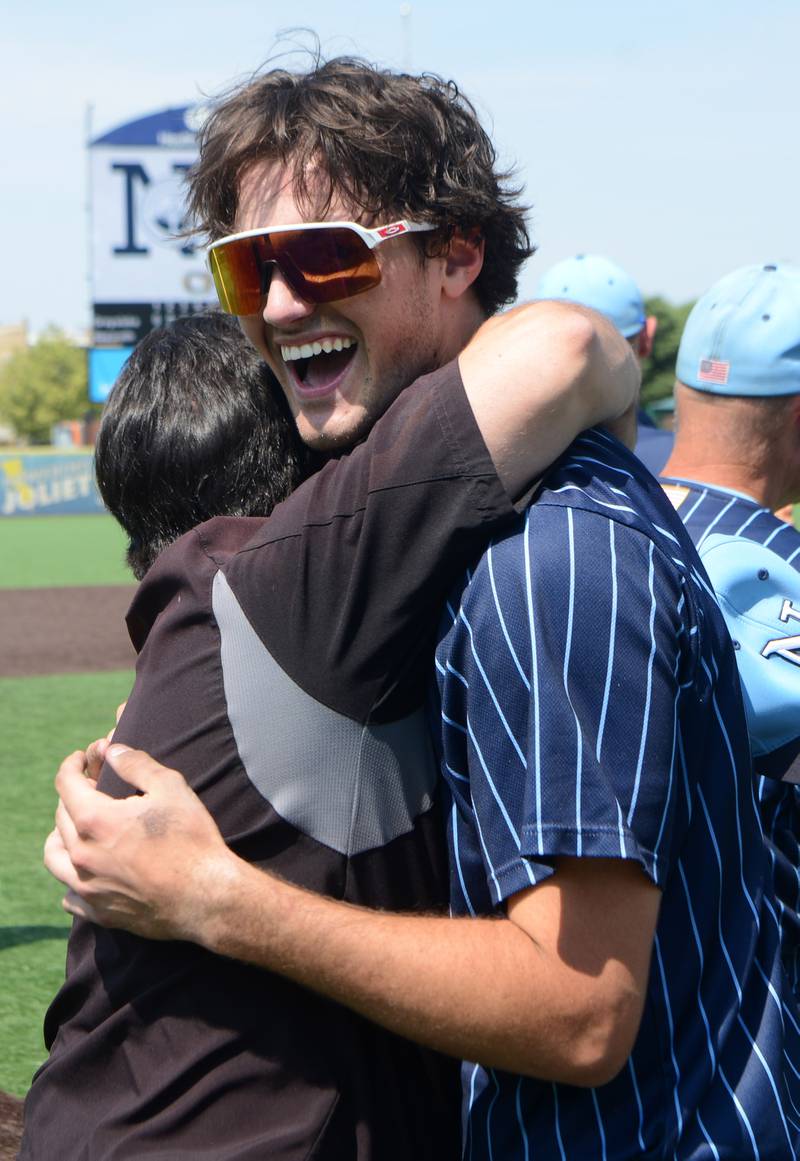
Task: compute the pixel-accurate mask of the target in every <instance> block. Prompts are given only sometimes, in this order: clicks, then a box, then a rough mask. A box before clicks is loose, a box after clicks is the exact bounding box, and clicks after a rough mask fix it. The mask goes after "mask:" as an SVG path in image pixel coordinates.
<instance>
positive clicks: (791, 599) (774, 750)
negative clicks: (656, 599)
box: [699, 533, 800, 782]
mask: <svg viewBox="0 0 800 1161" xmlns="http://www.w3.org/2000/svg"><path fill="white" fill-rule="evenodd" d="M699 551H700V556H701V558H702V561H703V564H704V566H705V569H706V572H707V573H708V576H709V579H710V581H711V583H712V585H713V587H714V591H715V593H716V595H717V600H718V601H719V605H720V608H721V609H722V614H723V616H724V618H725V623H726V624H727V626H728V631H729V632H730V635H731V637H732V638H733V641H734V646H735V649H736V661H737V664H738V668H739V678H740V681H741V684H742V693H743V696H744V702H745V709H746V712H747V728H748V733H749V735H750V748H751V751H752V754H753V762H754V765H755V768H756V772H757V773H758V774H763V775H766V776H768V777H772V778H784V779H786V780H788V781H791V782H800V573H798V571H797V570H796V569H795V568H793V567H792V565H791V564H789V563H788V562H787V561H785V560H784V559H783V558H782V557H780V556H779V555H778V554H777V553H775V552H773V551H772V549H770V548H768V547H765V546H764V545H763V544H758V543H756V542H755V541H750V540H744V539H743V538H742V537H731V536H725V535H718V534H715V533H712V534H711V535H710V536H707V537H706V538H705V540H704V541H703V542H702V545H701V547H700V549H699Z"/></svg>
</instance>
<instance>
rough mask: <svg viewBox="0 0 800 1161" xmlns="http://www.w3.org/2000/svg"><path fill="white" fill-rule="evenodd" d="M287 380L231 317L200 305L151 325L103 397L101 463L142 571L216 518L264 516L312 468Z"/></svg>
mask: <svg viewBox="0 0 800 1161" xmlns="http://www.w3.org/2000/svg"><path fill="white" fill-rule="evenodd" d="M311 466H312V456H311V454H310V453H309V452H308V450H307V449H306V448H305V447H304V445H303V444H302V442H301V440H300V438H299V436H298V435H297V431H296V428H295V425H294V422H293V420H292V418H291V415H290V414H289V409H288V406H287V404H286V401H285V399H284V396H283V393H282V391H281V390H280V387H279V386H278V384H277V383H276V381H275V379H274V377H273V375H272V373H271V371H270V370H269V368H268V367H267V365H266V364H265V363H264V362H263V360H262V359H261V357H260V356H259V355H258V353H257V352H256V351H255V349H254V348H253V347H252V346H251V345H250V343H249V342H248V341H247V339H246V338H245V336H244V335H243V334H242V331H241V330H240V328H239V325H238V323H237V322H236V320H235V319H232V318H230V317H228V316H226V315H223V314H219V313H213V314H198V315H192V316H190V317H187V318H181V319H178V320H176V321H175V322H174V323H172V324H170V325H169V326H163V327H159V328H157V329H156V330H154V331H151V332H150V334H148V335H147V336H146V337H145V338H144V339H142V341H141V342H140V343H139V345H138V346H137V347H136V348H135V350H134V351H133V353H132V355H131V356H130V358H129V359H128V361H127V363H126V364H125V366H124V367H123V369H122V372H121V373H120V375H119V378H118V379H117V381H116V383H115V384H114V387H113V389H112V391H111V394H110V396H109V399H108V403H107V404H106V407H105V411H104V413H103V418H102V422H101V424H100V430H99V432H98V436H97V443H96V447H95V471H96V475H97V484H98V487H99V489H100V494H101V496H102V497H103V500H104V502H105V504H106V507H107V508H108V510H109V511H110V512H111V513H112V514H113V515H114V516H115V517H116V518H117V520H118V521H119V523H120V524H121V525H122V527H123V528H124V529H125V531H126V532H127V534H128V537H129V540H130V543H129V547H128V553H127V559H128V563H129V565H130V566H131V568H132V570H133V572H134V574H135V576H136V577H137V579H141V578H142V576H144V574H145V572H146V571H147V570H148V568H150V566H151V565H152V563H153V561H154V560H155V559H156V557H157V556H158V554H159V553H160V552H161V551H162V549H164V548H166V546H167V545H168V544H171V543H172V541H173V540H176V539H177V538H178V537H179V536H181V535H183V533H184V532H188V531H189V529H190V528H193V527H194V526H195V525H196V524H200V523H202V522H203V521H204V520H208V519H210V517H212V516H267V515H268V514H269V513H270V512H271V510H272V508H273V507H274V505H275V504H277V503H278V502H279V501H280V500H282V499H284V498H285V497H286V496H287V495H288V494H289V492H291V491H292V489H293V488H294V487H296V486H297V484H298V483H299V482H300V481H301V479H303V478H304V476H305V475H307V474H308V472H309V471H310V470H311Z"/></svg>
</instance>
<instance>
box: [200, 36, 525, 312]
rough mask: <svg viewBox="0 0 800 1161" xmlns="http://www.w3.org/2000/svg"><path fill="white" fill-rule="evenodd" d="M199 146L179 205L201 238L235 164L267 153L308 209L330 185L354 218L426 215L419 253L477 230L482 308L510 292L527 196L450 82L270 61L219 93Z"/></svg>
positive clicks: (322, 202) (326, 203) (328, 195)
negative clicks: (481, 245) (184, 203)
mask: <svg viewBox="0 0 800 1161" xmlns="http://www.w3.org/2000/svg"><path fill="white" fill-rule="evenodd" d="M199 146H200V154H199V160H198V162H197V164H196V165H195V167H194V168H193V170H192V171H191V173H190V174H189V178H188V183H189V210H190V213H191V215H192V217H193V220H194V222H195V224H196V226H197V229H198V230H200V231H202V232H204V233H205V234H207V235H208V237H209V238H211V239H215V238H220V237H222V236H224V235H225V234H229V233H232V232H233V231H234V230H235V228H236V226H235V219H236V210H237V198H238V189H239V182H240V179H241V176H242V173H243V172H244V170H245V169H246V168H247V167H248V166H249V165H251V164H252V163H253V162H256V161H264V160H268V161H275V162H277V163H280V164H282V165H287V166H289V167H290V169H291V173H292V178H293V184H294V194H295V198H296V199H297V201H298V203H299V204H300V205H301V206H302V207H303V208H304V210H305V211H306V212H308V213H309V214H310V215H311V216H312V217H318V218H323V217H324V216H325V214H326V213H327V211H328V209H329V207H330V203H331V200H332V198H333V197H334V195H338V196H339V197H340V198H342V199H343V200H344V203H345V205H346V206H347V207H348V212H350V213H352V214H353V216H354V217H357V218H359V219H361V220H367V219H372V220H376V219H378V218H379V217H384V218H386V217H387V216H389V217H406V218H410V219H413V220H416V221H423V222H431V223H433V224H435V225H436V226H437V227H438V229H437V231H436V233H435V234H427V235H414V241H415V242H416V243H417V244H418V245H419V246H420V248H421V250H422V252H423V253H424V254H426V255H427V256H433V255H434V254H441V253H443V252H444V250H445V249H446V247H447V245H448V243H449V241H450V239H451V237H452V236H453V234H454V233H455V232H456V231H460V232H462V233H465V234H467V233H469V232H470V231H473V232H477V233H479V234H480V235H481V236H482V237H483V238H484V240H485V244H486V256H485V260H484V264H483V269H482V271H481V273H480V275H479V277H478V280H477V282H476V283H475V290H476V293H477V295H478V299H479V301H480V304H481V306H482V308H483V309H484V310H485V312H486V313H487V314H494V313H495V312H496V311H497V310H499V309H500V307H501V306H503V305H505V304H506V303H508V302H512V301H513V300H514V298H515V297H516V293H517V275H518V273H519V268H520V266H521V265H522V263H523V262H524V261H525V259H526V258H528V257H529V256H530V255H531V254H532V253H533V249H534V248H533V246H532V245H531V242H530V239H529V236H528V231H527V228H526V223H525V214H526V207H524V206H522V205H520V204H518V200H517V199H518V198H519V195H520V189H519V188H518V187H517V186H515V185H513V184H511V179H512V176H513V174H512V173H511V172H498V171H497V169H496V164H497V155H496V152H495V149H494V146H493V145H492V143H491V141H490V140H489V137H488V135H487V134H486V132H485V130H484V129H483V128H482V126H481V124H480V122H479V120H478V116H477V113H476V111H475V109H474V107H473V106H472V104H471V103H470V101H469V100H467V98H466V97H465V96H464V95H463V94H462V93H460V92H459V90H458V88H457V86H456V85H455V83H454V82H453V81H445V80H443V79H442V78H441V77H438V76H435V75H433V74H430V73H425V74H423V75H421V76H410V75H408V74H406V73H395V72H391V71H389V70H385V69H378V68H376V67H373V66H372V65H370V64H369V63H367V62H366V61H363V60H360V59H358V58H357V57H344V56H342V57H335V58H333V59H332V60H329V61H323V60H321V59H320V58H319V56H315V57H314V60H313V67H312V68H310V69H309V70H308V71H306V72H293V71H289V70H288V69H285V68H276V69H270V70H269V71H267V72H264V73H262V74H261V75H258V76H256V77H255V78H254V79H253V80H251V81H249V82H248V83H246V84H244V85H241V86H239V87H237V88H235V89H233V90H232V91H231V92H229V93H228V94H227V95H224V96H223V97H222V98H221V99H220V100H219V101H218V102H217V103H216V105H215V107H214V108H213V111H212V112H211V114H210V116H209V117H208V119H207V120H206V121H205V123H204V125H203V127H202V129H201V130H200V134H199ZM312 174H313V177H312Z"/></svg>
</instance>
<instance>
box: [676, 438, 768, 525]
mask: <svg viewBox="0 0 800 1161" xmlns="http://www.w3.org/2000/svg"><path fill="white" fill-rule="evenodd" d="M661 474H662V476H676V477H678V478H679V479H682V480H694V481H695V482H696V483H698V484H709V485H711V487H718V488H728V489H730V490H731V491H733V492H742V493H743V494H744V495H745V496H750V497H751V499H753V500H755V501H756V503H757V504H761V506H762V507H764V508H769V510H770V511H774V509H775V508H779V507H780V506H781V503H782V489H781V488H780V487H779V486H776V484H775V481H774V480H772V479H770V475H769V472H767V471H766V470H763V471H759V470H758V469H757V468H756V467H754V466H753V465H752V464H737V463H730V462H724V461H721V460H720V459H719V458H717V457H714V456H713V455H712V456H709V455H705V456H699V455H691V454H688V455H687V453H686V452H685V451H683V450H682V449H681V448H680V447H679V446H678V445H677V444H676V446H675V448H674V450H673V452H672V455H671V456H670V457H669V459H668V460H667V462H666V464H665V465H664V467H663V468H662V469H661Z"/></svg>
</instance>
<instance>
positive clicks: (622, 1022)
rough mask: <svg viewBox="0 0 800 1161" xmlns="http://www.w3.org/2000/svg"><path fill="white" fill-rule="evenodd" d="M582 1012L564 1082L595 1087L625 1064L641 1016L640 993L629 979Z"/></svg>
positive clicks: (613, 1076)
mask: <svg viewBox="0 0 800 1161" xmlns="http://www.w3.org/2000/svg"><path fill="white" fill-rule="evenodd" d="M596 1001H597V1002H596V1003H595V1004H594V1005H593V1006H592V1008H591V1011H586V1012H585V1013H584V1016H583V1019H582V1020H581V1021H580V1026H579V1027H578V1028H576V1034H575V1036H574V1038H573V1040H572V1045H571V1051H570V1052H569V1054H568V1058H567V1060H566V1061H565V1065H566V1073H567V1075H565V1076H564V1077H563V1078H559V1079H561V1080H562V1082H563V1083H565V1084H573V1085H577V1086H579V1087H582V1088H596V1087H597V1086H598V1085H603V1084H608V1083H609V1082H610V1081H612V1080H613V1079H614V1078H615V1077H616V1076H617V1075H618V1074H619V1073H620V1072H621V1071H622V1069H623V1068H624V1067H625V1065H626V1064H627V1061H628V1058H629V1057H630V1054H631V1052H632V1051H633V1046H634V1043H635V1041H636V1037H637V1035H638V1034H639V1026H640V1024H641V1020H642V1010H643V1006H644V997H643V996H642V994H641V993H640V992H639V991H638V989H637V988H635V987H634V985H633V984H632V983H629V984H627V985H625V984H622V983H620V984H618V985H617V986H616V987H614V988H613V989H606V990H605V991H604V993H603V994H602V995H600V996H598V997H596Z"/></svg>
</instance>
